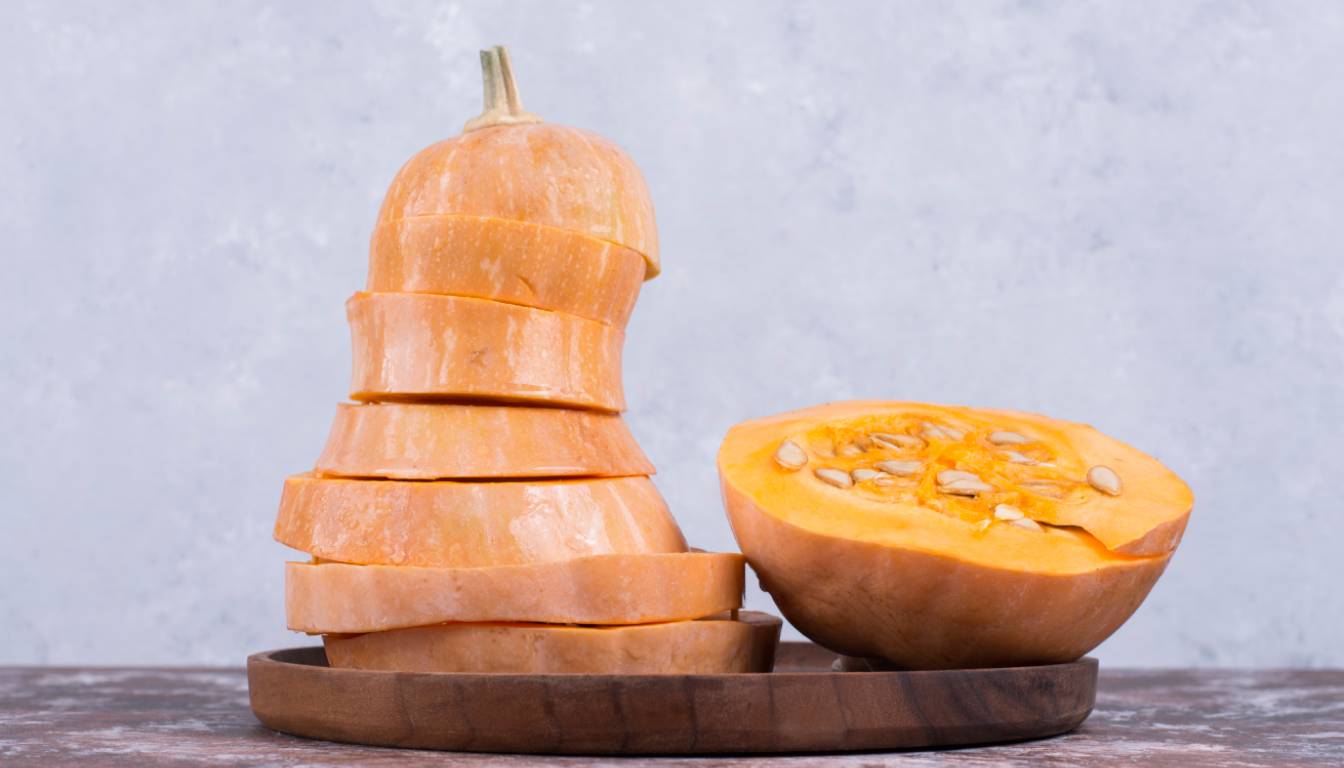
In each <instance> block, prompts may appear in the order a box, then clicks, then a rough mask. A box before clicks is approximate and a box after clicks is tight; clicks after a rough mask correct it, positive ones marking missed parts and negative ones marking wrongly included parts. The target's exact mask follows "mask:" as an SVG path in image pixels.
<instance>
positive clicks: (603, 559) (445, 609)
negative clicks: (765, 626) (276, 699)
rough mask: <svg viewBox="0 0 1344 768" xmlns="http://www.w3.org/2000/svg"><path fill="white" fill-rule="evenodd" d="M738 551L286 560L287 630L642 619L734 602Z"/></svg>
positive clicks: (691, 613) (685, 615)
mask: <svg viewBox="0 0 1344 768" xmlns="http://www.w3.org/2000/svg"><path fill="white" fill-rule="evenodd" d="M743 564H744V563H743V559H742V556H741V555H738V554H718V553H714V554H711V553H706V552H685V553H679V554H640V555H594V556H591V557H578V558H574V559H572V560H564V561H561V562H553V563H529V564H527V565H498V566H490V567H487V568H419V567H413V566H405V567H398V566H389V565H348V564H345V563H325V562H324V563H286V564H285V608H286V613H287V615H288V618H289V628H290V629H293V630H298V631H300V632H308V633H311V634H326V633H332V632H337V633H357V632H379V631H382V630H387V629H400V628H403V627H419V626H424V625H427V624H440V623H444V622H468V621H469V622H482V621H524V622H535V623H540V624H651V623H654V622H660V621H680V620H684V619H698V618H701V617H704V616H709V615H710V614H714V613H718V612H720V611H729V610H733V609H735V608H739V607H741V605H742V583H743Z"/></svg>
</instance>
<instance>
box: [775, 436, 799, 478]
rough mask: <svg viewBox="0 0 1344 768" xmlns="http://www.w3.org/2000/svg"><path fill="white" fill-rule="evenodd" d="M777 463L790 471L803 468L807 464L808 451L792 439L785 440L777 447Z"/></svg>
mask: <svg viewBox="0 0 1344 768" xmlns="http://www.w3.org/2000/svg"><path fill="white" fill-rule="evenodd" d="M775 463H776V464H778V465H779V466H781V467H783V468H785V469H787V470H790V471H793V470H798V469H802V468H803V467H805V466H807V451H804V450H803V447H802V446H800V445H798V444H797V443H795V442H793V441H792V440H785V441H784V442H782V443H780V444H779V448H776V449H775Z"/></svg>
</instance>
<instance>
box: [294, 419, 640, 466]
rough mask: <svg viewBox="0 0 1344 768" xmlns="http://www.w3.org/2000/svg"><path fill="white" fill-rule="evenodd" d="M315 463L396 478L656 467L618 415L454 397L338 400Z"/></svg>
mask: <svg viewBox="0 0 1344 768" xmlns="http://www.w3.org/2000/svg"><path fill="white" fill-rule="evenodd" d="M316 470H317V471H318V472H319V473H321V474H324V475H336V476H342V477H381V478H395V479H401V480H437V479H471V478H477V479H484V478H512V479H519V478H529V477H619V476H628V475H629V476H632V475H651V474H653V472H654V468H653V463H652V462H650V461H649V459H648V457H647V456H645V455H644V452H643V451H642V450H640V447H639V444H638V443H636V442H635V438H634V436H633V435H631V434H630V430H629V429H628V428H627V427H626V425H625V421H624V420H623V419H622V418H621V417H620V415H619V414H614V413H598V412H596V411H583V410H573V409H567V408H537V407H532V408H528V407H521V406H504V405H467V404H458V403H434V404H430V403H366V404H362V405H352V404H350V403H341V404H339V405H337V406H336V418H335V419H334V420H333V421H332V424H331V432H330V433H329V434H328V436H327V444H326V446H325V447H324V448H323V449H322V455H321V456H320V457H318V460H317V467H316Z"/></svg>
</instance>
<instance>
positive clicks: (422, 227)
mask: <svg viewBox="0 0 1344 768" xmlns="http://www.w3.org/2000/svg"><path fill="white" fill-rule="evenodd" d="M644 270H645V262H644V257H643V256H641V255H640V254H639V253H637V252H635V251H633V250H630V249H629V248H625V247H623V246H620V245H617V244H615V243H611V242H608V241H605V240H598V239H596V238H593V237H590V236H588V235H581V234H578V233H574V232H570V231H568V230H563V229H555V228H553V227H546V226H542V225H540V224H529V223H527V222H521V221H508V220H505V219H492V218H487V217H482V216H460V215H459V216H454V215H446V216H418V217H416V218H412V219H398V220H396V221H388V222H383V223H381V224H379V225H378V226H377V227H376V228H375V229H374V231H373V238H372V242H371V243H370V246H369V279H368V286H367V289H368V290H369V291H370V292H374V293H378V292H388V293H441V294H448V295H453V296H469V297H473V298H480V299H491V300H494V301H502V302H506V303H509V304H519V305H522V306H527V307H536V308H539V309H548V310H552V311H554V312H563V313H566V314H570V315H577V316H579V317H583V318H587V319H589V320H596V321H597V322H600V323H605V324H607V325H613V326H616V327H617V328H624V327H625V325H626V322H627V321H629V319H630V313H631V312H632V311H633V310H634V307H635V300H636V299H638V298H639V289H640V287H641V285H642V284H643V282H644Z"/></svg>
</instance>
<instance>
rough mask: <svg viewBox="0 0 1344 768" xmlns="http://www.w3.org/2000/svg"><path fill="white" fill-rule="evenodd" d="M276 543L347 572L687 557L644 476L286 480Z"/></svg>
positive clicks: (676, 530)
mask: <svg viewBox="0 0 1344 768" xmlns="http://www.w3.org/2000/svg"><path fill="white" fill-rule="evenodd" d="M275 539H276V541H279V542H280V543H281V544H284V545H286V546H289V547H293V548H294V549H298V550H301V551H303V552H307V553H309V554H312V555H315V556H317V557H320V558H323V559H326V560H338V561H341V562H345V563H359V564H380V565H414V566H424V567H431V568H476V567H483V566H493V565H518V564H524V563H548V562H556V561H561V560H568V559H571V558H575V557H586V556H589V555H608V554H637V553H646V552H685V551H686V540H685V539H684V538H682V535H681V529H680V528H678V527H677V523H676V521H675V520H674V519H673V518H672V513H671V512H670V511H669V510H668V508H667V504H666V503H665V502H664V501H663V497H662V496H661V495H660V494H659V493H658V489H656V488H654V487H653V483H651V482H650V481H649V479H648V478H647V477H618V478H603V479H583V480H555V481H531V482H485V483H473V482H404V481H396V480H348V479H340V478H324V477H319V476H316V475H312V474H305V475H295V476H293V477H290V478H289V479H287V480H286V481H285V490H284V493H283V495H282V496H281V499H280V513H279V515H278V516H277V518H276V522H275Z"/></svg>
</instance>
